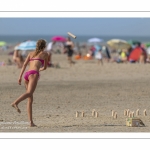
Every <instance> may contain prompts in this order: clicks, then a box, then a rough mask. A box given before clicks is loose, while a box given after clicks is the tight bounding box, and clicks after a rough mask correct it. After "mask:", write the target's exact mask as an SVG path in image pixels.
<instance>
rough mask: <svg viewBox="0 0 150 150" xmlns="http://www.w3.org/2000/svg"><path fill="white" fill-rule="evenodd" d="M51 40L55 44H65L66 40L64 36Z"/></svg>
mask: <svg viewBox="0 0 150 150" xmlns="http://www.w3.org/2000/svg"><path fill="white" fill-rule="evenodd" d="M51 40H52V41H54V42H65V41H66V38H65V37H63V36H54V37H52V38H51Z"/></svg>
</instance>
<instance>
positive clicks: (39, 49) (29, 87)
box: [11, 39, 48, 127]
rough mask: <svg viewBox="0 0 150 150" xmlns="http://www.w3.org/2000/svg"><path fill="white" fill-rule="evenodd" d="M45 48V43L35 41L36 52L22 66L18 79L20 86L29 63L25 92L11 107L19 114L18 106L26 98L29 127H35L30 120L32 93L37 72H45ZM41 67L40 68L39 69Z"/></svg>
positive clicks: (36, 80) (46, 58)
mask: <svg viewBox="0 0 150 150" xmlns="http://www.w3.org/2000/svg"><path fill="white" fill-rule="evenodd" d="M45 47H46V41H45V40H43V39H40V40H38V41H37V44H36V50H35V51H34V52H30V53H29V54H28V56H27V58H26V60H25V62H24V64H23V67H22V69H21V72H20V76H19V79H18V84H19V85H21V80H22V75H23V73H24V71H25V69H26V67H27V65H28V63H29V69H28V71H27V72H25V74H24V82H25V87H26V92H25V93H24V94H22V95H21V96H20V97H19V98H17V99H16V100H15V101H14V102H13V103H12V104H11V106H12V107H14V108H15V109H16V110H17V111H18V112H19V113H21V111H20V109H19V107H18V104H19V103H20V102H21V101H23V100H25V99H26V98H28V103H27V111H28V118H29V121H30V126H31V127H33V126H36V125H35V124H34V123H33V120H32V103H33V93H34V91H35V89H36V86H37V82H38V79H39V77H40V74H39V72H40V71H43V70H46V68H47V63H48V53H47V52H44V49H45ZM41 66H42V67H41Z"/></svg>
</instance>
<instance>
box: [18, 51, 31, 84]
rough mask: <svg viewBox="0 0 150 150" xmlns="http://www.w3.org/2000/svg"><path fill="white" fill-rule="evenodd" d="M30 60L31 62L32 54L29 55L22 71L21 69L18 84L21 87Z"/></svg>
mask: <svg viewBox="0 0 150 150" xmlns="http://www.w3.org/2000/svg"><path fill="white" fill-rule="evenodd" d="M29 60H30V54H28V56H27V58H26V60H25V62H24V63H23V66H22V69H21V72H20V75H19V79H18V84H19V85H21V80H22V75H23V73H24V71H25V69H26V67H27V64H28V62H29Z"/></svg>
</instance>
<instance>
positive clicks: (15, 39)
mask: <svg viewBox="0 0 150 150" xmlns="http://www.w3.org/2000/svg"><path fill="white" fill-rule="evenodd" d="M53 36H54V35H0V41H5V42H7V43H8V44H15V43H20V42H23V41H25V40H35V41H37V40H38V39H41V38H42V39H45V40H46V41H47V42H50V41H51V38H52V37H53ZM61 36H64V37H67V35H61ZM76 36H77V38H76V39H73V38H71V39H72V41H73V42H75V43H85V42H87V40H88V39H90V38H93V37H97V38H100V39H103V41H104V42H107V41H108V40H110V39H114V38H115V39H122V40H126V41H129V40H138V41H140V42H142V43H146V42H150V36H149V37H148V36H97V35H88V36H87V35H86V36H83V35H82V36H80V35H76Z"/></svg>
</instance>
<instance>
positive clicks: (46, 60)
mask: <svg viewBox="0 0 150 150" xmlns="http://www.w3.org/2000/svg"><path fill="white" fill-rule="evenodd" d="M44 60H45V61H44V66H43V67H42V68H40V70H39V71H43V70H46V68H47V63H48V53H46V55H45V59H44Z"/></svg>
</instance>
